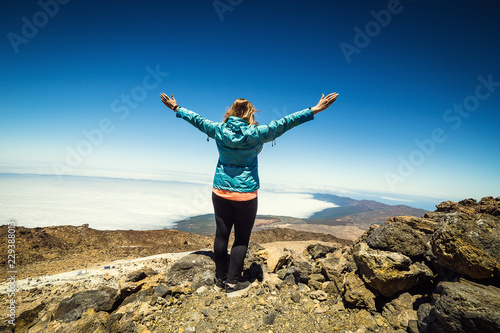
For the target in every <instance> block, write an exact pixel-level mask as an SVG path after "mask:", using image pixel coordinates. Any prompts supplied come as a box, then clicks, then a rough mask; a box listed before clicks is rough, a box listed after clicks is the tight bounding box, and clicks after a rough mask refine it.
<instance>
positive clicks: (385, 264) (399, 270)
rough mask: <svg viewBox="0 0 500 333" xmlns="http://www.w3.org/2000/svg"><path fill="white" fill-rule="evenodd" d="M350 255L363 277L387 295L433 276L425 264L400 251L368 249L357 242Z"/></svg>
mask: <svg viewBox="0 0 500 333" xmlns="http://www.w3.org/2000/svg"><path fill="white" fill-rule="evenodd" d="M353 256H354V260H355V262H356V265H357V267H358V270H359V273H360V275H361V277H362V278H363V280H364V281H365V282H366V283H367V284H368V285H369V286H370V287H372V288H373V289H375V290H377V291H379V292H380V293H381V294H382V295H384V296H387V297H391V296H394V295H395V294H397V293H399V292H402V291H406V290H408V289H410V288H412V287H414V286H416V285H418V284H421V283H423V282H427V281H429V280H430V279H432V278H433V277H434V274H433V272H432V271H431V269H430V268H429V267H427V266H426V265H425V264H423V263H421V262H413V261H412V260H411V259H410V257H408V256H405V255H404V254H401V253H398V252H391V251H383V250H376V249H372V248H370V247H369V246H368V244H367V243H365V242H359V243H357V244H356V245H355V246H354V248H353Z"/></svg>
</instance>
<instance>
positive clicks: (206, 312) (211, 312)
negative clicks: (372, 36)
mask: <svg viewBox="0 0 500 333" xmlns="http://www.w3.org/2000/svg"><path fill="white" fill-rule="evenodd" d="M201 313H203V315H205V316H206V317H211V318H215V317H217V316H218V315H219V311H217V310H214V309H211V308H204V309H203V310H201Z"/></svg>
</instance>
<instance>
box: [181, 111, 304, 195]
mask: <svg viewBox="0 0 500 333" xmlns="http://www.w3.org/2000/svg"><path fill="white" fill-rule="evenodd" d="M176 113H177V114H176V116H177V117H178V118H182V119H184V120H186V121H187V122H189V123H190V124H191V125H193V126H194V127H196V128H197V129H199V130H200V131H202V132H203V133H205V134H206V135H208V136H209V137H210V138H212V139H214V140H215V142H216V143H217V149H218V150H219V161H218V162H217V167H216V169H215V176H214V183H213V187H215V188H217V189H221V190H228V191H234V192H253V191H255V190H257V189H258V188H259V186H260V183H259V173H258V165H257V155H258V154H259V153H260V152H261V150H262V147H263V145H264V143H266V142H270V141H273V140H274V139H276V138H277V137H279V136H280V135H282V134H283V133H285V132H286V131H288V130H290V129H292V128H294V127H295V126H297V125H300V124H302V123H305V122H306V121H309V120H312V119H314V115H313V111H312V110H311V108H308V109H304V110H302V111H298V112H295V113H292V114H290V115H288V116H286V117H284V118H281V119H279V120H274V121H272V122H270V123H269V124H267V125H258V126H257V125H249V123H248V121H246V120H244V119H241V118H238V117H229V118H228V120H227V122H225V123H224V122H214V121H210V120H207V119H205V118H203V117H202V116H200V115H199V114H197V113H195V112H193V111H190V110H188V109H186V108H183V107H179V108H177V112H176Z"/></svg>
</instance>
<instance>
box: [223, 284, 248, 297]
mask: <svg viewBox="0 0 500 333" xmlns="http://www.w3.org/2000/svg"><path fill="white" fill-rule="evenodd" d="M251 286H252V285H251V283H250V282H248V281H245V282H239V281H238V282H237V283H236V284H235V285H234V286H232V287H230V286H229V285H228V284H227V283H226V296H227V297H236V296H241V295H243V294H244V293H246V292H247V290H248V289H250V287H251Z"/></svg>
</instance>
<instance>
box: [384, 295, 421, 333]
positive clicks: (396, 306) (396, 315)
mask: <svg viewBox="0 0 500 333" xmlns="http://www.w3.org/2000/svg"><path fill="white" fill-rule="evenodd" d="M416 298H417V297H415V296H412V295H411V294H410V293H403V294H401V295H399V296H398V297H397V298H395V299H393V300H392V301H390V302H388V303H386V304H385V305H384V307H383V308H382V316H383V317H384V318H385V319H386V320H387V322H388V323H389V324H391V326H392V327H393V328H394V329H404V330H407V328H408V326H409V325H411V323H412V322H413V324H414V325H416V324H417V321H418V317H417V310H415V309H414V303H415V300H416Z"/></svg>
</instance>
